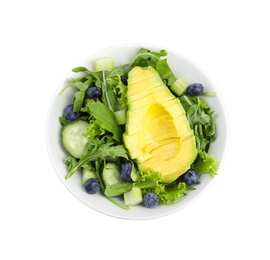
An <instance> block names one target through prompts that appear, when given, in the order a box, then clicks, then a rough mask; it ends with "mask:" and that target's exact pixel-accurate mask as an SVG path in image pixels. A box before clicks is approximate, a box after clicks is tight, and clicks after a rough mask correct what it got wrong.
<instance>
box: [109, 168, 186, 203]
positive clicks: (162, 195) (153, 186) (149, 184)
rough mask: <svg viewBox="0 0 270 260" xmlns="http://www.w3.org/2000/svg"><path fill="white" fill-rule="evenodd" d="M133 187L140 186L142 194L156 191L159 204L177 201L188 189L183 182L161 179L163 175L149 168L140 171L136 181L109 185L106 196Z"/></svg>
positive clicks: (123, 191)
mask: <svg viewBox="0 0 270 260" xmlns="http://www.w3.org/2000/svg"><path fill="white" fill-rule="evenodd" d="M132 187H138V188H140V189H141V190H142V194H143V195H144V194H146V193H148V192H155V193H156V194H157V195H158V197H159V204H160V205H163V204H172V203H176V202H177V201H178V200H179V198H180V197H182V196H184V195H185V194H186V193H185V192H186V190H187V187H186V184H185V183H183V182H180V183H176V182H175V183H173V184H170V185H168V184H165V183H162V181H161V175H160V173H158V172H155V171H152V170H149V171H147V172H139V174H138V177H137V180H136V181H135V182H133V183H132V182H122V183H117V184H113V185H111V186H107V187H106V189H105V195H106V196H119V195H121V194H124V193H125V192H128V191H130V190H131V189H132Z"/></svg>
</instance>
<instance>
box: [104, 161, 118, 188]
mask: <svg viewBox="0 0 270 260" xmlns="http://www.w3.org/2000/svg"><path fill="white" fill-rule="evenodd" d="M102 177H103V180H104V183H105V185H106V186H110V185H113V184H116V183H120V182H122V180H121V178H120V173H119V167H118V165H116V164H115V163H111V162H109V163H107V164H106V165H105V166H104V168H103V172H102Z"/></svg>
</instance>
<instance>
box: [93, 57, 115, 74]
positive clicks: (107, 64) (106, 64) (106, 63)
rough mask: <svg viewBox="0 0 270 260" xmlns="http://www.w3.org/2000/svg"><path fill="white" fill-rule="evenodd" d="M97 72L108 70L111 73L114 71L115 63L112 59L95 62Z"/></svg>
mask: <svg viewBox="0 0 270 260" xmlns="http://www.w3.org/2000/svg"><path fill="white" fill-rule="evenodd" d="M95 69H96V71H103V70H108V71H111V70H113V69H114V62H113V59H111V58H101V59H98V60H96V61H95Z"/></svg>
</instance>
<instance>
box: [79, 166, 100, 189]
mask: <svg viewBox="0 0 270 260" xmlns="http://www.w3.org/2000/svg"><path fill="white" fill-rule="evenodd" d="M91 178H94V179H96V178H97V175H96V173H95V172H94V171H93V170H87V169H83V171H82V185H83V186H84V184H85V183H86V182H87V181H88V180H89V179H91Z"/></svg>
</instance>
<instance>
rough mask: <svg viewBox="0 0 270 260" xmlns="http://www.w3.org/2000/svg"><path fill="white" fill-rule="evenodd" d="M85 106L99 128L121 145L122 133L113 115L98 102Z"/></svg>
mask: <svg viewBox="0 0 270 260" xmlns="http://www.w3.org/2000/svg"><path fill="white" fill-rule="evenodd" d="M86 106H87V108H88V109H89V111H90V114H91V115H92V116H93V117H94V118H95V119H96V120H97V121H98V122H99V124H100V126H101V127H102V128H103V129H106V130H107V131H109V132H110V133H112V134H113V138H114V139H115V140H116V141H118V142H119V143H121V142H122V134H123V133H122V129H121V128H120V126H119V125H118V123H117V121H116V118H115V115H114V113H113V112H112V111H111V110H110V109H109V108H108V107H107V106H106V105H104V104H103V103H101V102H100V101H99V100H97V101H95V102H94V101H93V102H88V103H87V105H86Z"/></svg>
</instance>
